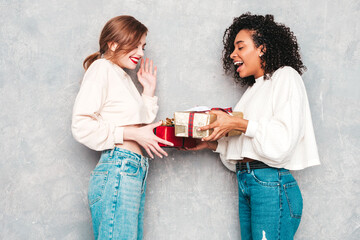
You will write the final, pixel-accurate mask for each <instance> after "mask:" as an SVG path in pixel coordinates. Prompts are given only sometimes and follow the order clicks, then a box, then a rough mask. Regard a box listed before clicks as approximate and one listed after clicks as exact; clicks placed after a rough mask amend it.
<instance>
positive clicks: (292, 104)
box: [216, 67, 320, 171]
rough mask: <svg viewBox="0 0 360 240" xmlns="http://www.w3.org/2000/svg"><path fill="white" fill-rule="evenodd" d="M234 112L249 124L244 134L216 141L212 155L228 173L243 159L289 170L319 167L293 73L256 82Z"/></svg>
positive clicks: (306, 112) (302, 90) (300, 85)
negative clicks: (217, 155)
mask: <svg viewBox="0 0 360 240" xmlns="http://www.w3.org/2000/svg"><path fill="white" fill-rule="evenodd" d="M234 111H241V112H243V113H244V119H247V120H249V122H248V127H247V130H246V133H245V134H242V135H240V136H232V137H225V138H222V139H219V140H218V147H217V149H216V152H218V153H220V158H221V160H222V161H223V163H224V164H225V165H226V166H227V167H228V168H229V169H230V170H233V171H235V163H236V161H239V160H240V161H241V160H242V159H243V158H245V157H247V158H252V159H256V160H259V161H262V162H264V163H265V164H267V165H269V166H271V167H276V168H286V169H289V170H300V169H303V168H306V167H309V166H313V165H318V164H320V160H319V156H318V150H317V146H316V141H315V134H314V130H313V125H312V119H311V113H310V108H309V103H308V98H307V94H306V90H305V86H304V83H303V80H302V78H301V76H300V75H299V74H298V72H297V71H296V70H295V69H293V68H291V67H282V68H280V69H278V70H277V71H275V72H274V73H273V75H272V77H271V78H270V79H267V80H264V78H263V77H260V78H258V79H256V82H255V84H254V85H253V86H251V87H248V89H247V90H246V91H245V93H244V95H243V96H242V97H241V99H240V101H239V102H238V103H237V105H236V106H235V108H234Z"/></svg>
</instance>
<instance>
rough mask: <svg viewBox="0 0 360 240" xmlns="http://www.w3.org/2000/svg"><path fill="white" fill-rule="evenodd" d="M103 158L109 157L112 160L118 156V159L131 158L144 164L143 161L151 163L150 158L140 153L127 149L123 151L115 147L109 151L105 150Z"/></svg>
mask: <svg viewBox="0 0 360 240" xmlns="http://www.w3.org/2000/svg"><path fill="white" fill-rule="evenodd" d="M101 155H102V156H104V157H105V156H108V157H110V158H112V157H113V156H117V157H129V158H132V159H134V160H136V161H139V162H142V161H146V162H148V161H149V158H148V157H145V156H142V155H140V154H138V153H135V152H132V151H129V150H127V149H123V148H119V147H115V148H113V149H108V150H104V151H102V153H101Z"/></svg>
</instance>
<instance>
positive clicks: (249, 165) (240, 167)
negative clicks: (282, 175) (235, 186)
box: [236, 160, 271, 172]
mask: <svg viewBox="0 0 360 240" xmlns="http://www.w3.org/2000/svg"><path fill="white" fill-rule="evenodd" d="M262 168H271V167H270V166H268V165H266V164H265V163H263V162H260V161H258V160H252V161H245V162H242V161H238V162H237V163H236V172H239V171H244V170H247V171H250V170H252V169H262Z"/></svg>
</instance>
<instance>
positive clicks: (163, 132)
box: [154, 126, 196, 148]
mask: <svg viewBox="0 0 360 240" xmlns="http://www.w3.org/2000/svg"><path fill="white" fill-rule="evenodd" d="M154 133H155V135H156V136H158V137H159V138H162V139H165V140H166V141H168V142H172V143H173V144H174V146H172V147H180V148H184V147H187V148H193V147H195V146H196V140H195V139H194V138H185V137H176V136H175V127H174V126H159V127H156V128H154ZM159 146H160V147H171V146H168V145H165V144H162V143H159Z"/></svg>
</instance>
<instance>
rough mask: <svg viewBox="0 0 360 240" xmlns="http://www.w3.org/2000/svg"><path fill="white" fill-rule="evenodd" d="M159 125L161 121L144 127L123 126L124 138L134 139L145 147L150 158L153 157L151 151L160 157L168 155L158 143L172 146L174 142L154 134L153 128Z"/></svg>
mask: <svg viewBox="0 0 360 240" xmlns="http://www.w3.org/2000/svg"><path fill="white" fill-rule="evenodd" d="M160 125H161V121H160V122H157V123H153V124H149V125H146V126H144V127H130V126H129V127H125V129H124V139H127V140H132V141H136V142H137V143H138V144H139V145H140V146H142V147H143V148H144V149H145V151H146V152H147V153H148V154H149V156H150V157H151V158H154V155H153V154H152V153H154V154H156V155H157V156H159V157H160V158H162V157H163V156H162V155H164V156H168V154H167V153H166V152H165V151H164V150H163V149H162V148H161V147H160V146H159V143H162V144H165V145H169V146H174V144H173V143H171V142H168V141H166V140H164V139H161V138H159V137H158V136H156V135H155V134H154V128H156V127H158V126H160ZM161 154H162V155H161Z"/></svg>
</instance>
